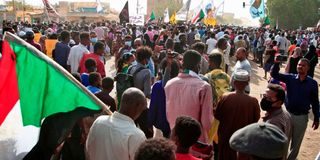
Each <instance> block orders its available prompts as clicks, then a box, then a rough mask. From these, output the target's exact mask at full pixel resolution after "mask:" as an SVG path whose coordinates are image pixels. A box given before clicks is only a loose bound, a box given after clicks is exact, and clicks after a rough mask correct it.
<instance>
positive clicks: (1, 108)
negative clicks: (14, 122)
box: [0, 40, 19, 125]
mask: <svg viewBox="0 0 320 160" xmlns="http://www.w3.org/2000/svg"><path fill="white" fill-rule="evenodd" d="M0 75H1V76H0V125H1V124H2V123H3V121H4V120H5V118H6V117H7V115H8V114H9V113H10V111H11V110H12V108H13V107H14V105H15V104H16V103H17V101H18V100H19V90H18V79H17V72H16V55H15V54H14V52H13V50H12V48H11V47H10V44H9V42H7V41H5V40H4V41H3V43H2V58H1V59H0Z"/></svg>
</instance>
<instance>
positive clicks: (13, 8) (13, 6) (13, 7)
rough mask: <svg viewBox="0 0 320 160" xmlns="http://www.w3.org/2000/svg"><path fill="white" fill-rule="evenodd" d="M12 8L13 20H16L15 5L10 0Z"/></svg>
mask: <svg viewBox="0 0 320 160" xmlns="http://www.w3.org/2000/svg"><path fill="white" fill-rule="evenodd" d="M12 10H13V14H14V16H15V17H14V20H15V21H16V20H17V16H16V6H15V4H14V0H12Z"/></svg>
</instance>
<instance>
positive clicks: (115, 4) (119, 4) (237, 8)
mask: <svg viewBox="0 0 320 160" xmlns="http://www.w3.org/2000/svg"><path fill="white" fill-rule="evenodd" d="M0 1H4V0H0ZM58 1H59V0H49V2H50V3H51V4H55V3H58ZM65 1H70V2H72V1H77V2H83V1H86V2H95V1H96V0H65ZM103 1H104V0H101V2H103ZM105 1H110V2H112V3H110V7H111V8H114V9H116V10H118V11H120V10H121V9H122V8H123V6H124V4H125V3H126V1H127V0H105ZM155 1H156V0H155ZM183 1H184V2H186V1H187V0H183ZM223 1H224V2H225V5H224V12H229V13H234V14H235V17H236V18H242V17H244V18H248V19H252V18H251V16H250V13H249V6H247V7H246V8H243V7H242V3H243V2H245V3H246V4H249V3H250V0H203V3H204V4H207V3H209V2H213V3H214V5H215V6H219V4H221V2H223ZM25 2H26V3H27V4H31V5H32V4H33V5H38V6H39V5H40V6H43V4H42V0H25ZM200 2H201V0H191V7H190V9H191V10H192V9H194V8H196V7H197V6H198V5H199V3H200ZM219 12H220V14H221V12H222V8H221V9H220V10H219ZM219 12H218V14H219ZM254 21H258V19H255V20H254Z"/></svg>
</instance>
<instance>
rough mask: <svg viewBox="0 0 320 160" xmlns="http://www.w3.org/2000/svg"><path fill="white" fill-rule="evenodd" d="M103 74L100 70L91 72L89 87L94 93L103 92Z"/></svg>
mask: <svg viewBox="0 0 320 160" xmlns="http://www.w3.org/2000/svg"><path fill="white" fill-rule="evenodd" d="M100 87H101V75H100V73H98V72H92V73H90V74H89V85H88V86H87V89H88V90H89V91H90V92H91V93H93V94H96V93H99V92H101V89H100Z"/></svg>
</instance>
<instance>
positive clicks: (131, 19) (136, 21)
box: [129, 15, 144, 26]
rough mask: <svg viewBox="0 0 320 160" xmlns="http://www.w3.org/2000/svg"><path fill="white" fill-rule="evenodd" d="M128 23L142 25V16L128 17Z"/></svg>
mask: <svg viewBox="0 0 320 160" xmlns="http://www.w3.org/2000/svg"><path fill="white" fill-rule="evenodd" d="M129 23H130V24H135V25H138V26H143V25H144V15H134V16H130V17H129Z"/></svg>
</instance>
